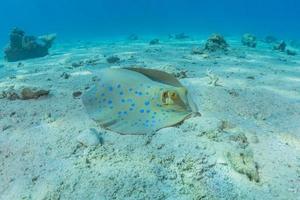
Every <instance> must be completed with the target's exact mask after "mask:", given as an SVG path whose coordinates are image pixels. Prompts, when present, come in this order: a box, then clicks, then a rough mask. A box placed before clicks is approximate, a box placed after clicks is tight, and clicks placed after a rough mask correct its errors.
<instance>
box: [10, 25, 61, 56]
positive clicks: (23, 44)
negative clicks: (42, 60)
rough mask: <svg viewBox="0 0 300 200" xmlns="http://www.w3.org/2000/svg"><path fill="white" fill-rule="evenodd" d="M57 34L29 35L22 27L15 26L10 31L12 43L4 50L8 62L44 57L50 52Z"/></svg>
mask: <svg viewBox="0 0 300 200" xmlns="http://www.w3.org/2000/svg"><path fill="white" fill-rule="evenodd" d="M55 38H56V35H55V34H51V35H44V36H39V37H35V36H28V35H26V34H25V32H24V31H23V30H21V29H18V28H14V29H13V30H12V32H11V33H10V43H9V45H8V47H7V48H6V49H5V50H4V54H5V59H6V60H7V61H8V62H15V61H19V60H26V59H30V58H38V57H43V56H46V55H48V54H49V52H48V50H49V48H51V46H52V43H53V41H54V40H55Z"/></svg>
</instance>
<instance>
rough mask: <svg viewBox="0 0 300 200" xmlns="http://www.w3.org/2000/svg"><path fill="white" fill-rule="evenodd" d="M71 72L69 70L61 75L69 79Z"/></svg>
mask: <svg viewBox="0 0 300 200" xmlns="http://www.w3.org/2000/svg"><path fill="white" fill-rule="evenodd" d="M70 76H71V75H70V74H68V73H67V72H63V73H62V74H61V75H60V77H62V78H64V79H69V78H70Z"/></svg>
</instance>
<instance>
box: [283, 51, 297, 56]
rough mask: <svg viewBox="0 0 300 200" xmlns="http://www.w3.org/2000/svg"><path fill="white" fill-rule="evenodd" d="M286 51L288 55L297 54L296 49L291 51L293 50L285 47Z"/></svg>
mask: <svg viewBox="0 0 300 200" xmlns="http://www.w3.org/2000/svg"><path fill="white" fill-rule="evenodd" d="M286 53H287V55H289V56H295V55H297V53H296V51H293V50H290V49H287V50H286Z"/></svg>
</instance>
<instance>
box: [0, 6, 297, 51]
mask: <svg viewBox="0 0 300 200" xmlns="http://www.w3.org/2000/svg"><path fill="white" fill-rule="evenodd" d="M0 5H1V6H0V30H1V31H0V46H1V47H2V46H4V45H5V43H6V42H7V40H8V34H9V32H10V30H11V29H12V28H13V27H20V28H22V29H23V30H25V31H26V32H27V33H28V34H33V35H39V34H43V33H51V32H55V33H57V34H58V35H59V38H82V37H85V38H87V37H102V36H103V37H116V36H120V35H126V34H130V33H137V34H168V33H175V32H186V33H195V34H199V33H211V32H220V33H223V34H231V35H233V34H241V33H244V32H251V33H254V34H257V35H266V34H272V35H276V36H278V37H285V38H295V39H296V38H297V37H299V35H300V23H299V19H300V1H299V0H284V1H283V0H214V1H208V0H206V1H204V0H85V1H82V0H47V1H46V0H26V1H24V0H2V1H1V2H0Z"/></svg>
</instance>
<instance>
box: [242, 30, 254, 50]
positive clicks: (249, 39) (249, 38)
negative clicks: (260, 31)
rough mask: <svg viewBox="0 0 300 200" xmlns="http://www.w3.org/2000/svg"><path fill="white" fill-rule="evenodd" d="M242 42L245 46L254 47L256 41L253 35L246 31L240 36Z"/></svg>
mask: <svg viewBox="0 0 300 200" xmlns="http://www.w3.org/2000/svg"><path fill="white" fill-rule="evenodd" d="M242 44H243V45H244V46H247V47H251V48H255V47H256V44H257V41H256V37H255V35H252V34H250V33H246V34H244V35H243V37H242Z"/></svg>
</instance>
